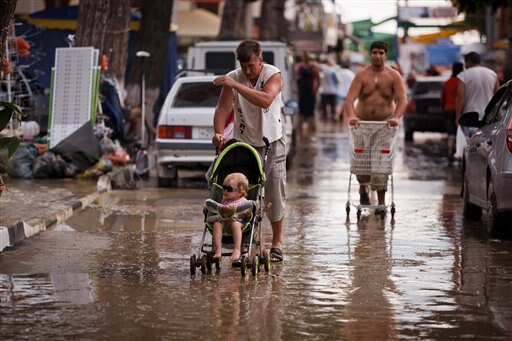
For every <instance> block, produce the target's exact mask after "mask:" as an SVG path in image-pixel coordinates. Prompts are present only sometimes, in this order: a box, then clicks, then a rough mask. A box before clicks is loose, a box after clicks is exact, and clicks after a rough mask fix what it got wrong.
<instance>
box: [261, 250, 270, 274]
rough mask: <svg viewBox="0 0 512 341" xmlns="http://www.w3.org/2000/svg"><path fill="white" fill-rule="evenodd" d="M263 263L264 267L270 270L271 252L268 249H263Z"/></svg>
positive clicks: (266, 270)
mask: <svg viewBox="0 0 512 341" xmlns="http://www.w3.org/2000/svg"><path fill="white" fill-rule="evenodd" d="M261 263H263V268H264V269H265V272H269V271H270V264H271V261H270V254H269V253H268V251H263V255H262V256H261Z"/></svg>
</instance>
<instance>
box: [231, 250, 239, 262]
mask: <svg viewBox="0 0 512 341" xmlns="http://www.w3.org/2000/svg"><path fill="white" fill-rule="evenodd" d="M239 258H240V250H235V249H233V253H231V257H230V260H231V261H232V262H233V261H235V260H238V259H239Z"/></svg>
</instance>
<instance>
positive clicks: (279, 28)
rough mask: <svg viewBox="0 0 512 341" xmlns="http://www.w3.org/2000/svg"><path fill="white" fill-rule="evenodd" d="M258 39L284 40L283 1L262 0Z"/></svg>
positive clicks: (285, 35)
mask: <svg viewBox="0 0 512 341" xmlns="http://www.w3.org/2000/svg"><path fill="white" fill-rule="evenodd" d="M261 13H262V14H261V17H260V40H277V41H286V40H287V39H286V38H287V34H286V20H285V19H284V1H282V0H264V1H263V2H262V4H261Z"/></svg>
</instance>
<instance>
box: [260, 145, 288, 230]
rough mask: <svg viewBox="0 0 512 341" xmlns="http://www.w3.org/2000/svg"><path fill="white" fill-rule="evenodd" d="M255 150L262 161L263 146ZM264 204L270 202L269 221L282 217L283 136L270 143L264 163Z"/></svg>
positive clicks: (284, 178) (283, 194) (283, 185)
mask: <svg viewBox="0 0 512 341" xmlns="http://www.w3.org/2000/svg"><path fill="white" fill-rule="evenodd" d="M256 150H257V151H258V153H259V154H260V156H261V160H262V162H263V160H264V156H265V147H257V148H256ZM265 176H266V178H267V179H266V181H265V204H266V203H272V206H271V207H270V209H269V210H268V211H267V213H266V214H267V217H268V219H269V220H270V221H271V222H277V221H279V220H281V219H282V218H283V217H284V211H285V206H286V190H285V187H286V142H285V138H284V136H283V137H281V139H279V140H277V141H274V142H272V143H271V144H270V151H269V153H268V157H267V162H266V163H265Z"/></svg>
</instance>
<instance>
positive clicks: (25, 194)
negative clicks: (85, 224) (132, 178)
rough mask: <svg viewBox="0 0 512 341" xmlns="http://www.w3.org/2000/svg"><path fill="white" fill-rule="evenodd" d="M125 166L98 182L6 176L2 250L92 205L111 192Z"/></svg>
mask: <svg viewBox="0 0 512 341" xmlns="http://www.w3.org/2000/svg"><path fill="white" fill-rule="evenodd" d="M122 169H123V168H120V169H114V170H113V171H112V172H110V173H108V174H105V175H102V176H101V177H100V178H99V179H98V180H97V181H96V180H74V179H51V180H18V179H6V184H7V188H8V190H7V191H4V192H3V193H2V196H1V197H0V253H1V252H2V251H3V250H4V249H5V248H6V247H12V246H14V245H16V244H18V243H19V242H21V241H23V240H24V239H26V238H29V237H31V236H33V235H35V234H37V233H39V232H41V231H46V230H47V229H49V228H51V227H53V226H55V225H57V224H59V223H61V222H63V221H65V220H66V219H68V218H69V217H71V216H72V215H73V214H74V213H75V212H77V211H79V210H81V209H83V208H85V207H87V206H89V205H90V204H91V203H93V202H94V201H95V200H96V199H97V198H98V197H99V196H100V194H102V193H104V192H107V191H110V189H111V184H110V181H111V178H112V176H113V175H115V174H117V172H119V171H120V170H122Z"/></svg>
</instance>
